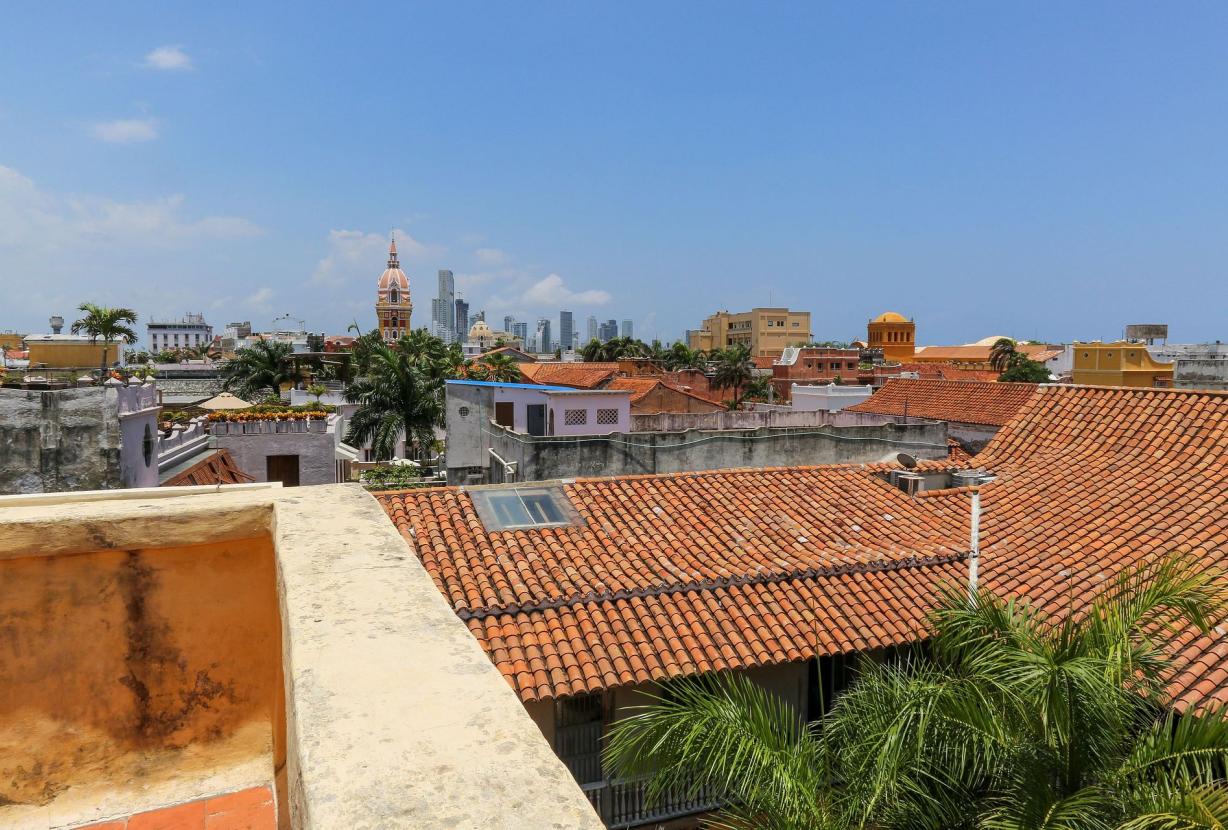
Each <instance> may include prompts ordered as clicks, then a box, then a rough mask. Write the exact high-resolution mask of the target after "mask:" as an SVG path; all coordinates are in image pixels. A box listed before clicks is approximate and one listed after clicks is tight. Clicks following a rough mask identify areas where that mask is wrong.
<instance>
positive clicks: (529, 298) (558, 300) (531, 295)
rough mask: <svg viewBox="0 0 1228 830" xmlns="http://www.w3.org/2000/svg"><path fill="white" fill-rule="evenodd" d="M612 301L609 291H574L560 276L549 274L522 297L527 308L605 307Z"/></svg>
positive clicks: (530, 287)
mask: <svg viewBox="0 0 1228 830" xmlns="http://www.w3.org/2000/svg"><path fill="white" fill-rule="evenodd" d="M609 301H610V294H609V292H608V291H602V290H600V289H596V288H594V289H589V290H588V291H572V290H571V289H569V288H568V287H567V286H566V285H564V284H563V278H562V277H560V276H559V275H558V274H549V275H547V276H545V277H543V278H542V279H540V280H538V281H537V282H535V283H533V285H531V286H529V288H528V290H527V291H525V292H524V295H523V296H522V297H521V302H522V303H524V305H526V306H545V307H548V308H558V307H560V306H565V305H581V306H583V305H604V304H606V303H608V302H609Z"/></svg>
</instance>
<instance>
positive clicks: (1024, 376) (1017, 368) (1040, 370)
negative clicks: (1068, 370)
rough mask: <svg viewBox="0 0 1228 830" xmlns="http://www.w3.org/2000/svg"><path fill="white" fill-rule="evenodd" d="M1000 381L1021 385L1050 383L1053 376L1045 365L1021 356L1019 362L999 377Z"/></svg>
mask: <svg viewBox="0 0 1228 830" xmlns="http://www.w3.org/2000/svg"><path fill="white" fill-rule="evenodd" d="M998 380H1000V381H1016V382H1019V383H1048V382H1049V381H1051V380H1053V376H1052V375H1051V374H1050V372H1049V370H1048V369H1047V368H1045V364H1043V363H1041V362H1039V361H1036V360H1032V359H1031V358H1029V357H1026V356H1024V355H1019V359H1018V360H1016V361H1015V362H1014V363H1012V364H1011V365H1010V367H1009V368H1007V370H1006V371H1005V372H1003V373H1002V374H1000V375H998Z"/></svg>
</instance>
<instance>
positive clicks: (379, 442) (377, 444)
mask: <svg viewBox="0 0 1228 830" xmlns="http://www.w3.org/2000/svg"><path fill="white" fill-rule="evenodd" d="M412 337H413V335H412V334H410V335H406V336H404V337H402V338H401V339H400V340H399V341H398V342H397V345H396V347H390V346H387V345H384V344H380V345H378V346H376V347H374V348H373V349H372V350H371V353H370V356H369V362H368V374H366V375H364V376H363V377H361V378H359V379H358V380H356V381H354V382H353V383H352V384H350V385H349V387H347V388H346V390H345V399H346V400H347V401H349V402H350V403H356V404H358V409H357V410H356V411H355V412H354V415H353V416H352V417H351V418H350V420H349V424H348V426H347V427H346V432H345V440H346V443H349V444H352V445H354V446H358V447H361V446H364V445H366V444H367V443H368V442H370V444H371V448H372V450H373V451H374V453H375V457H376V460H381V461H382V460H385V459H389V458H392V457H393V456H394V455H395V453H396V445H397V441H398V440H400V439H401V438H402V437H404V439H405V443H406V449H407V452H408V453H409V454H410V455H421V454H422V453H423V452H425V451H428V450H429V448H430V446H431V442H432V441H433V440H434V437H435V435H434V428H435V426H437V425H439V424H441V423H442V422H443V410H444V407H443V383H444V377H443V375H442V373H440V374H438V375H436V374H434V373H435V372H436V370H437V369H438V366H436V365H435V364H433V363H432V362H431V359H430V357H429V356H427V355H421V354H419V355H415V354H414V353H412V352H410V351H409V350H408V349H406V348H402V344H403V343H404V342H405V341H407V340H410V339H412ZM436 339H438V338H436ZM441 351H444V352H445V353H446V349H445V350H441Z"/></svg>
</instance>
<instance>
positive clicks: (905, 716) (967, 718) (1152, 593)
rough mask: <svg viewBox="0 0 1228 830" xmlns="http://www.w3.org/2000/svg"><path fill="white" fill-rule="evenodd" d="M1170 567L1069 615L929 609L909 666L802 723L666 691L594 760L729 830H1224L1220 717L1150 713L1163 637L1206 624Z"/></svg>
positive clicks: (1227, 810) (1219, 592)
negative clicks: (722, 803) (711, 802)
mask: <svg viewBox="0 0 1228 830" xmlns="http://www.w3.org/2000/svg"><path fill="white" fill-rule="evenodd" d="M1225 600H1226V596H1225V588H1224V578H1223V573H1222V571H1219V570H1217V569H1208V568H1206V567H1205V566H1204V565H1203V563H1201V562H1199V561H1197V560H1195V559H1192V558H1182V557H1175V558H1169V559H1165V560H1163V561H1161V562H1158V563H1152V564H1150V565H1143V566H1139V567H1137V568H1134V569H1131V570H1128V571H1126V572H1124V573H1123V574H1121V575H1120V576H1119V578H1118V579H1117V580H1116V582H1115V583H1113V584H1111V585H1110V586H1109V587H1108V589H1107V590H1105V591H1104V592H1103V593H1101V594H1100V595H1098V596H1097V597H1096V598H1094V599H1093V600H1092V601H1091V602H1090V603H1089V604H1088V605H1087V606H1085V607H1084V608H1083V609H1082V610H1078V611H1076V610H1074V609H1070V608H1068V609H1066V610H1065V612H1064V613H1063V614H1061V615H1057V616H1053V615H1049V614H1045V613H1043V612H1042V611H1040V610H1039V609H1037V608H1035V607H1033V606H1031V605H1030V604H1029V603H1027V602H1026V601H1022V600H1014V599H1006V598H1003V597H998V596H995V595H993V594H991V593H988V592H980V593H979V594H976V595H974V596H973V597H971V598H970V597H969V595H968V594H967V593H966V591H964V590H951V591H949V592H948V593H947V594H946V596H945V598H944V599H943V601H942V602H941V603H940V604H939V605H938V606H937V608H936V610H935V611H934V612H933V614H932V616H931V629H932V632H933V636H932V640H931V641H930V644H929V648H928V649H920V648H918V649H916V650H915V651H914V652H913V653H912V654H911V655H908V656H906V657H904V658H903V659H900V660H895V661H887V662H883V663H874V662H872V661H868V660H867V661H864V662H863V664H862V666H861V668H860V673H859V676H858V677H857V679H856V680H855V681H854V683H853V685H852V686H851V687H850V688H849V689H848V690H847V691H846V692H845V693H844V694H843V695H841V696H840V697H839V698H838V699H837V700H836V701H835V704H834V706H833V708H832V710H831V712H830V713H829V714H828V715H827V716H826V717H825V718H824V719H822V720H821V721H818V722H816V723H812V724H803V723H802V721H801V719H800V718H799V717H798V716H797V714H796V712H794V711H793V710H792V709H791V708H790V707H789V706H788V705H787V704H784V703H782V702H781V701H780V698H778V697H776V696H775V695H773V694H772V693H770V692H768V691H766V690H765V689H764V688H763V687H760V686H757V685H755V684H754V683H753V682H751V681H749V680H746V679H745V678H744V677H739V676H737V675H728V674H720V675H715V674H714V675H708V676H704V677H700V678H690V679H686V680H682V681H677V682H674V683H671V684H668V685H667V686H666V690H665V692H664V693H663V694H661V695H660V696H659V697H657V699H656V700H655V702H654V703H653V704H652V705H650V706H648V707H646V708H643V709H641V710H640V711H638V712H637V713H636V714H634V715H632V716H631V717H629V718H626V719H624V720H622V721H619V722H617V723H616V724H615V725H614V727H613V730H612V735H611V739H610V741H609V742H608V744H607V750H606V760H607V762H608V764H609V766H610V767H611V768H612V769H613V770H614V771H615V772H616V773H617V774H619V775H641V774H644V775H649V776H650V784H649V790H650V793H651V794H653V795H655V796H659V795H660V794H662V793H664V792H665V791H666V790H667V789H669V788H676V787H685V786H699V785H704V786H708V787H711V788H713V789H715V790H716V791H718V792H720V793H722V794H723V796H724V798H726V799H727V800H728V802H729V803H730V804H731V805H732V806H731V807H730V808H728V810H727V814H726V815H724V816H721V817H720V818H721V819H723V820H724V821H725V824H724V825H722V826H726V827H735V828H751V827H756V828H759V827H763V828H781V829H782V830H783V828H790V830H801V828H820V829H821V830H826V829H827V828H831V829H832V830H834V829H835V828H842V829H843V828H873V830H896V828H899V830H905V828H932V829H933V830H947V829H950V830H973V829H974V828H984V829H985V830H1178V829H1180V830H1194V828H1223V827H1225V826H1228V788H1226V786H1225V781H1224V776H1225V769H1226V768H1228V713H1226V712H1225V711H1224V710H1223V709H1219V708H1211V709H1206V710H1202V711H1196V712H1186V713H1185V714H1183V715H1181V716H1178V715H1176V714H1174V713H1173V712H1172V711H1171V710H1169V709H1168V708H1167V706H1166V702H1167V701H1166V697H1165V693H1164V690H1165V683H1166V680H1167V678H1169V677H1170V676H1171V673H1172V671H1173V668H1174V667H1173V664H1172V662H1171V657H1170V654H1171V651H1170V649H1171V648H1172V642H1171V633H1172V632H1176V631H1181V630H1182V629H1184V628H1186V627H1193V628H1197V629H1198V630H1199V631H1202V632H1204V633H1205V632H1207V631H1208V630H1209V629H1210V627H1211V626H1212V625H1215V624H1217V623H1218V622H1219V621H1220V620H1221V619H1222V618H1223V615H1224V613H1225V610H1226V604H1225Z"/></svg>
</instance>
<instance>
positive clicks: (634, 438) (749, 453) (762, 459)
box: [490, 416, 947, 482]
mask: <svg viewBox="0 0 1228 830" xmlns="http://www.w3.org/2000/svg"><path fill="white" fill-rule="evenodd" d="M692 417H694V416H692ZM701 417H702V416H701ZM490 441H491V446H492V448H493V449H494V451H495V452H497V453H498V454H499V455H500V456H501V457H502V458H504V459H506V460H508V461H515V462H516V464H517V467H516V480H517V481H543V480H546V479H553V478H570V477H578V476H618V475H635V474H640V473H675V472H689V471H695V470H716V469H722V468H727V467H780V466H790V465H798V464H806V465H809V464H843V463H867V462H874V461H883V460H885V459H892V458H894V457H895V455H896V454H897V453H900V452H908V453H911V454H912V455H914V456H916V457H918V458H943V457H945V456H946V455H947V427H946V424H943V423H939V422H930V423H921V424H908V425H903V424H882V425H878V426H854V427H833V426H821V427H813V428H810V429H782V428H763V429H755V430H741V431H723V432H708V431H702V430H688V431H685V432H651V433H635V432H633V433H623V434H618V435H610V436H594V437H590V438H568V437H559V436H550V437H530V436H526V435H519V434H516V433H512V432H509V431H507V430H503V429H499V428H492V434H491V436H490ZM490 474H491V481H492V482H499V481H503V480H505V479H504V478H503V477H502V474H503V469H502V467H500V466H499V465H497V464H495V465H492V467H491V468H490Z"/></svg>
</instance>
